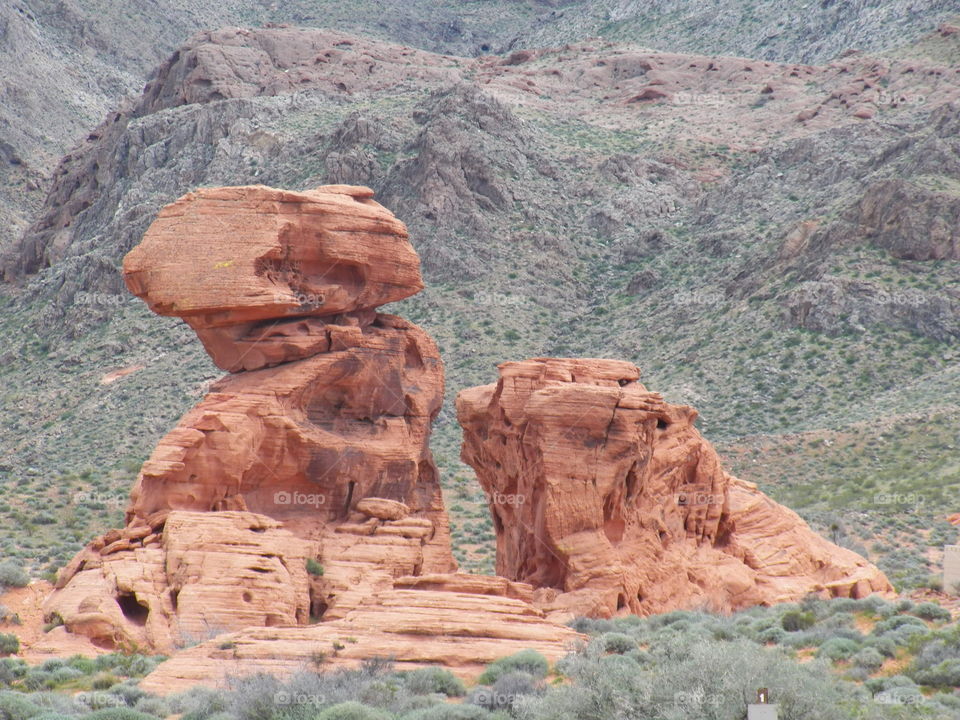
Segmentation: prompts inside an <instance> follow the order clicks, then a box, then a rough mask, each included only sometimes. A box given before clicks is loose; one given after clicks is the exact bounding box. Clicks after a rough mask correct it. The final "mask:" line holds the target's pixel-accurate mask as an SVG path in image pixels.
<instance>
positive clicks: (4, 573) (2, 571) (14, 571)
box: [0, 559, 30, 588]
mask: <svg viewBox="0 0 960 720" xmlns="http://www.w3.org/2000/svg"><path fill="white" fill-rule="evenodd" d="M29 583H30V576H29V575H27V573H26V571H25V570H24V569H23V567H21V566H20V565H19V564H18V563H17V562H16V561H15V560H12V559H7V560H4V561H2V562H0V588H3V587H25V586H26V585H28V584H29Z"/></svg>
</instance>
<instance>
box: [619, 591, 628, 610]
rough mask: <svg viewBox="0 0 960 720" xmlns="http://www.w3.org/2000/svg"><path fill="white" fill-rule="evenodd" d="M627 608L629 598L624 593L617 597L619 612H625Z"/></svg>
mask: <svg viewBox="0 0 960 720" xmlns="http://www.w3.org/2000/svg"><path fill="white" fill-rule="evenodd" d="M626 606H627V596H626V595H624V594H623V593H620V594H619V595H617V610H623V609H624V608H625V607H626Z"/></svg>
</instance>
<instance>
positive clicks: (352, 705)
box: [317, 700, 390, 720]
mask: <svg viewBox="0 0 960 720" xmlns="http://www.w3.org/2000/svg"><path fill="white" fill-rule="evenodd" d="M317 720H390V716H389V715H388V714H387V713H385V712H383V711H382V710H378V709H376V708H372V707H369V706H368V705H364V704H362V703H358V702H356V701H352V700H351V701H348V702H343V703H338V704H337V705H331V706H330V707H328V708H327V709H326V710H324V711H323V712H321V713H320V714H319V715H317Z"/></svg>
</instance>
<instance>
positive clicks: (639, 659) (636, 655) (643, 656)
mask: <svg viewBox="0 0 960 720" xmlns="http://www.w3.org/2000/svg"><path fill="white" fill-rule="evenodd" d="M623 657H625V658H630V659H631V660H633V661H634V662H635V663H637V665H640V666H641V667H643V666H644V665H649V664H650V663H651V662H653V656H652V655H651V654H650V653H648V652H647V651H646V650H640V649H639V648H637V649H636V650H631V651H630V652H628V653H627V654H626V655H624V656H623Z"/></svg>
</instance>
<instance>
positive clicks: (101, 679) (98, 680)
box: [90, 673, 120, 690]
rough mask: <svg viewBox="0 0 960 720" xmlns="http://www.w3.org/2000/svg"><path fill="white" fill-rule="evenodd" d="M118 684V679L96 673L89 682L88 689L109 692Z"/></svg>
mask: <svg viewBox="0 0 960 720" xmlns="http://www.w3.org/2000/svg"><path fill="white" fill-rule="evenodd" d="M118 682H120V679H119V678H118V677H117V676H116V675H111V674H110V673H98V674H96V675H94V677H93V680H91V681H90V687H92V688H93V689H94V690H109V689H110V688H112V687H113V686H114V685H116V684H117V683H118Z"/></svg>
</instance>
